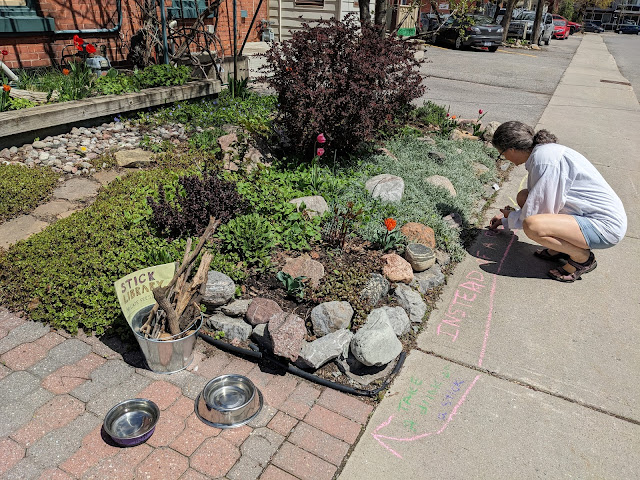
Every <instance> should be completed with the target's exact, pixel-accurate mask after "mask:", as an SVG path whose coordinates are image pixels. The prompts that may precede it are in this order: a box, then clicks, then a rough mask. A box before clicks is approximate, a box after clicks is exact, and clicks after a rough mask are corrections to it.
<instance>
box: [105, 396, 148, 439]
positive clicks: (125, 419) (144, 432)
mask: <svg viewBox="0 0 640 480" xmlns="http://www.w3.org/2000/svg"><path fill="white" fill-rule="evenodd" d="M159 418H160V409H159V408H158V406H157V405H156V404H155V403H153V402H152V401H151V400H147V399H145V398H133V399H131V400H125V401H124V402H120V403H118V404H117V405H116V406H114V407H113V408H111V410H109V411H108V412H107V415H106V416H105V417H104V431H105V432H107V434H108V435H109V436H110V437H111V438H112V439H113V441H114V442H116V443H117V444H119V445H123V446H125V447H131V446H133V445H138V444H140V443H142V442H145V441H146V440H147V439H148V438H149V437H151V435H153V432H154V430H155V428H156V423H158V419H159Z"/></svg>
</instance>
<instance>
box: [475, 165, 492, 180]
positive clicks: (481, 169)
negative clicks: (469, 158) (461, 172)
mask: <svg viewBox="0 0 640 480" xmlns="http://www.w3.org/2000/svg"><path fill="white" fill-rule="evenodd" d="M473 173H475V174H476V177H481V176H482V175H484V174H486V173H489V167H487V166H486V165H483V164H482V163H479V162H474V163H473Z"/></svg>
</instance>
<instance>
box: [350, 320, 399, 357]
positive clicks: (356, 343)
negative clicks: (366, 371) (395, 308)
mask: <svg viewBox="0 0 640 480" xmlns="http://www.w3.org/2000/svg"><path fill="white" fill-rule="evenodd" d="M401 351H402V343H400V340H398V337H396V334H395V332H394V331H393V328H392V327H391V325H389V322H387V320H386V319H384V318H382V317H376V318H372V319H371V320H370V321H367V323H365V324H364V325H363V326H362V327H360V329H359V330H358V331H357V332H356V334H355V335H354V336H353V339H352V340H351V353H352V354H353V356H354V357H355V358H356V359H357V360H358V361H359V362H360V363H362V364H363V365H367V366H381V365H386V364H387V363H389V362H390V361H392V360H393V359H394V358H396V357H397V356H398V355H399V354H400V352H401Z"/></svg>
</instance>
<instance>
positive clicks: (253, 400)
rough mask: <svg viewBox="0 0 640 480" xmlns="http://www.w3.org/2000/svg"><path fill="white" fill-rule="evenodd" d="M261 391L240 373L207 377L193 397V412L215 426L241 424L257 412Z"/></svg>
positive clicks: (260, 404)
mask: <svg viewBox="0 0 640 480" xmlns="http://www.w3.org/2000/svg"><path fill="white" fill-rule="evenodd" d="M262 405H263V400H262V393H261V392H260V390H258V389H257V388H256V386H255V385H254V384H253V382H252V381H251V380H249V379H248V378H247V377H243V376H242V375H221V376H220V377H216V378H214V379H213V380H210V381H209V382H208V383H207V384H206V385H205V386H204V389H203V390H202V392H201V393H200V395H199V396H198V398H197V399H196V405H195V407H196V408H195V409H196V414H197V415H198V417H199V418H200V420H202V421H203V422H204V423H206V424H208V425H211V426H212V427H216V428H234V427H240V426H242V425H244V424H245V423H247V422H249V421H250V420H251V419H252V418H253V417H255V416H256V415H258V413H260V410H261V409H262Z"/></svg>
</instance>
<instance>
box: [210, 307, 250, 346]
mask: <svg viewBox="0 0 640 480" xmlns="http://www.w3.org/2000/svg"><path fill="white" fill-rule="evenodd" d="M205 325H206V326H207V327H209V328H210V329H212V330H216V331H223V332H224V338H225V339H227V340H233V339H237V340H241V341H245V340H247V339H248V338H249V336H250V335H251V333H252V331H253V329H252V328H251V325H249V324H248V323H247V322H245V321H244V320H242V319H239V318H235V317H227V316H226V315H223V314H221V313H214V314H213V315H211V316H210V317H208V318H207V319H206V320H205Z"/></svg>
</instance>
